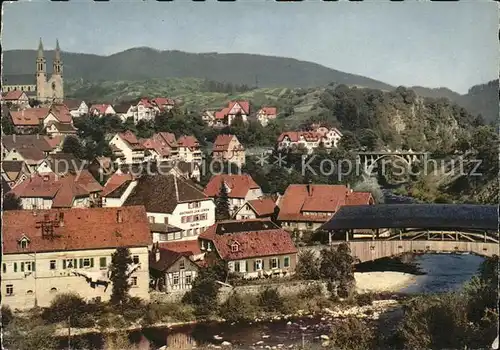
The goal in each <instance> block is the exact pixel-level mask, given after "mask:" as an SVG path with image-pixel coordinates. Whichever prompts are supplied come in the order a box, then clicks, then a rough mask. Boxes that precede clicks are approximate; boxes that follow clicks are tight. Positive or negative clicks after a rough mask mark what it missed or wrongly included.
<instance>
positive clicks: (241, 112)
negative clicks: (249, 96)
mask: <svg viewBox="0 0 500 350" xmlns="http://www.w3.org/2000/svg"><path fill="white" fill-rule="evenodd" d="M249 115H250V102H248V101H231V102H229V103H228V105H227V107H225V108H223V109H221V110H220V111H218V112H216V113H215V125H218V126H222V125H231V124H232V123H233V121H234V119H235V118H236V117H237V116H241V119H242V120H243V121H244V122H247V120H248V116H249Z"/></svg>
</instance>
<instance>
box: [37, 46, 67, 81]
mask: <svg viewBox="0 0 500 350" xmlns="http://www.w3.org/2000/svg"><path fill="white" fill-rule="evenodd" d="M45 62H46V61H45V56H44V53H43V43H42V38H40V42H39V44H38V57H37V73H45ZM52 68H53V71H52V72H53V74H57V75H62V68H63V64H62V60H61V49H60V48H59V40H58V39H56V49H55V56H54V62H53V67H52Z"/></svg>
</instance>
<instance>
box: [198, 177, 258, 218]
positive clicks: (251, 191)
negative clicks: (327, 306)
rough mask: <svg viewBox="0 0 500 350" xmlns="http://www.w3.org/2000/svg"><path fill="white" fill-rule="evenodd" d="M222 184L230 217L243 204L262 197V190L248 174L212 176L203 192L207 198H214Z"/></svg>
mask: <svg viewBox="0 0 500 350" xmlns="http://www.w3.org/2000/svg"><path fill="white" fill-rule="evenodd" d="M222 184H224V186H225V187H226V191H227V196H228V198H229V204H230V208H229V209H230V214H231V215H232V214H233V213H234V212H235V211H236V210H237V209H238V208H240V207H241V206H242V205H243V204H244V203H245V202H247V201H251V200H254V199H258V198H260V197H262V189H261V188H260V186H259V185H258V184H257V183H256V182H255V181H254V180H253V179H252V177H251V176H250V175H248V174H242V175H228V174H219V175H214V176H212V178H211V179H210V181H209V182H208V184H207V185H206V186H205V189H204V191H203V192H204V193H205V194H206V195H207V196H208V197H210V198H215V197H217V196H218V195H219V193H220V189H221V186H222Z"/></svg>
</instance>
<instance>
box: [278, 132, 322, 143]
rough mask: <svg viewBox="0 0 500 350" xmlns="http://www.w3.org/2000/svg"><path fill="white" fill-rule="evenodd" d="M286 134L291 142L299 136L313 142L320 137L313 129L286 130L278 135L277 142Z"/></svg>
mask: <svg viewBox="0 0 500 350" xmlns="http://www.w3.org/2000/svg"><path fill="white" fill-rule="evenodd" d="M286 136H288V138H289V139H290V141H291V142H297V141H299V140H300V137H301V136H302V137H304V139H305V140H306V141H308V142H315V141H318V140H319V139H320V138H321V135H320V134H318V133H317V132H314V131H286V132H283V133H281V135H280V136H279V137H278V142H281V141H283V140H284V138H285V137H286Z"/></svg>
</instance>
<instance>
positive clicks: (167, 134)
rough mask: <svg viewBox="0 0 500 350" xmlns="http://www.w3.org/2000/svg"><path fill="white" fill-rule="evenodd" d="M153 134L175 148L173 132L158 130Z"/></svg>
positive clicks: (175, 142)
mask: <svg viewBox="0 0 500 350" xmlns="http://www.w3.org/2000/svg"><path fill="white" fill-rule="evenodd" d="M155 135H159V136H160V137H161V138H162V139H163V141H164V142H166V143H167V145H168V146H169V147H170V148H176V147H177V146H178V145H177V141H176V140H175V134H173V133H171V132H159V133H158V134H155Z"/></svg>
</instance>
